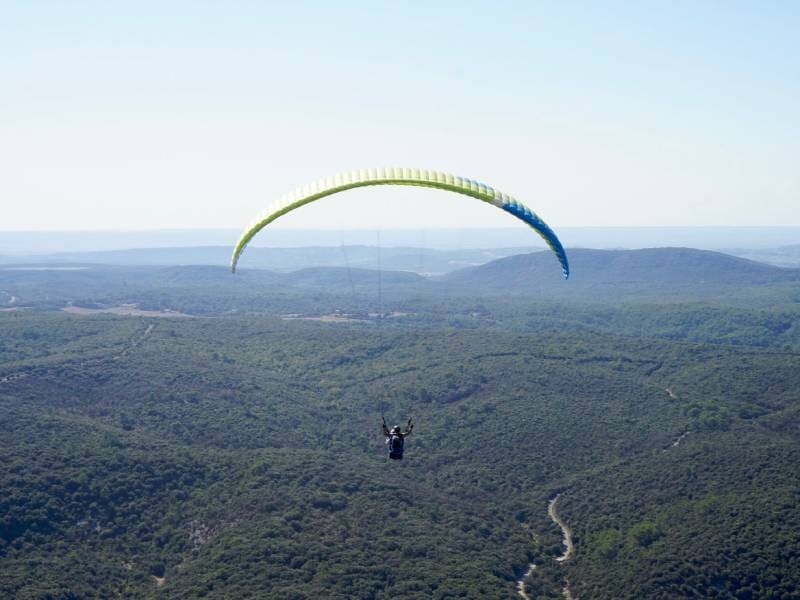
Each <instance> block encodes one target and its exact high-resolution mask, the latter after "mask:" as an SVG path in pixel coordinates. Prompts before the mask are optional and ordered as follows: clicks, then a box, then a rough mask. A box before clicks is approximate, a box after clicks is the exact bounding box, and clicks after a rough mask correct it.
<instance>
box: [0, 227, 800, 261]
mask: <svg viewBox="0 0 800 600" xmlns="http://www.w3.org/2000/svg"><path fill="white" fill-rule="evenodd" d="M240 233H241V232H240V231H239V230H234V229H160V230H159V229H151V230H94V231H69V230H61V231H0V255H6V256H15V255H16V256H24V255H37V254H56V253H79V252H103V251H121V250H133V249H144V248H181V247H184V248H186V247H207V246H231V247H232V245H233V244H234V243H235V241H236V239H237V238H238V236H239V234H240ZM559 234H560V237H561V239H562V241H563V242H564V244H565V246H567V247H586V248H598V249H610V248H621V249H635V248H646V247H656V246H686V247H693V248H700V249H708V250H727V249H767V248H781V247H786V246H793V245H797V244H800V227H798V226H783V227H780V226H776V227H699V226H698V227H564V228H562V229H560V230H559ZM251 245H252V246H253V247H262V248H302V247H315V246H316V247H320V246H323V247H324V246H330V247H339V246H343V245H344V246H378V245H380V246H382V247H387V248H388V247H413V248H430V249H441V250H455V249H459V250H460V249H468V248H475V249H480V248H486V249H488V248H531V249H536V248H544V247H545V246H544V243H543V242H542V240H541V239H540V238H539V237H538V236H537V235H535V233H534V232H532V231H531V230H530V229H529V228H527V227H513V228H449V229H444V228H428V229H422V228H421V229H411V228H395V229H380V230H378V229H366V228H363V229H286V228H284V229H275V230H272V231H269V232H268V235H267V234H266V233H263V234H262V235H260V236H257V237H256V238H255V239H254V241H253V243H252V244H251Z"/></svg>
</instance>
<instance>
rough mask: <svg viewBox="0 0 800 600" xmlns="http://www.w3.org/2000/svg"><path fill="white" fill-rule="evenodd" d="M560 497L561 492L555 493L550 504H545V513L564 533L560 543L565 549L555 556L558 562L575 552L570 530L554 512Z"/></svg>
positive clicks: (568, 557)
mask: <svg viewBox="0 0 800 600" xmlns="http://www.w3.org/2000/svg"><path fill="white" fill-rule="evenodd" d="M560 497H561V494H556V497H555V498H553V499H552V500H550V504H549V505H548V506H547V514H548V516H549V517H550V519H551V520H552V521H553V523H555V524H556V525H558V526H559V527H561V531H562V532H563V534H564V541H563V542H562V543H563V544H564V547H565V548H566V549H565V550H564V554H562V555H561V556H559V557H558V558H556V560H557V561H558V562H564V561H565V560H569V559H570V558H572V555H573V554H574V553H575V545H574V544H573V543H572V530H571V529H570V528H569V527H567V525H566V523H564V521H562V520H561V518H560V517H559V516H558V512H556V502H558V499H559V498H560Z"/></svg>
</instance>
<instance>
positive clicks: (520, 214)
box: [231, 168, 569, 278]
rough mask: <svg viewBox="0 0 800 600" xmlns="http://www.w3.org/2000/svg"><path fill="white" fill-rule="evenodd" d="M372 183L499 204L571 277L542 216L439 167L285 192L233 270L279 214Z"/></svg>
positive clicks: (353, 176) (350, 177) (340, 178)
mask: <svg viewBox="0 0 800 600" xmlns="http://www.w3.org/2000/svg"><path fill="white" fill-rule="evenodd" d="M369 185H414V186H419V187H427V188H435V189H439V190H447V191H450V192H455V193H457V194H462V195H464V196H471V197H472V198H477V199H478V200H482V201H484V202H487V203H489V204H492V205H494V206H496V207H497V208H500V209H502V210H504V211H506V212H508V213H511V214H512V215H514V216H515V217H517V218H518V219H520V220H521V221H524V222H525V223H527V224H528V225H530V226H531V227H532V228H533V229H534V230H535V231H536V232H537V233H538V234H539V235H540V236H541V237H542V239H544V241H545V242H546V243H547V245H548V246H549V247H550V249H551V250H552V251H553V252H554V253H555V255H556V257H557V258H558V262H559V263H560V264H561V270H562V271H563V273H564V278H567V277H569V261H568V260H567V254H566V252H564V246H562V245H561V242H560V241H559V239H558V237H557V236H556V234H555V233H554V232H553V230H552V229H550V227H549V226H548V225H547V223H545V222H544V221H543V220H542V219H540V218H539V216H538V215H537V214H536V213H535V212H533V211H532V210H531V209H529V208H528V207H527V206H525V205H524V204H522V202H520V201H519V200H516V199H515V198H513V197H512V196H509V195H508V194H505V193H503V192H501V191H499V190H496V189H494V188H493V187H491V186H488V185H485V184H483V183H479V182H477V181H474V180H472V179H467V178H466V177H458V176H456V175H449V174H447V173H439V172H437V171H427V170H425V169H401V168H389V169H364V170H360V171H350V172H348V173H341V174H339V175H336V176H334V177H326V178H324V179H320V180H319V181H317V182H315V183H312V184H309V185H304V186H303V187H300V188H297V189H296V190H294V191H293V192H291V193H289V194H286V195H285V196H283V197H282V198H280V199H279V200H277V201H276V202H275V203H274V204H272V205H271V206H270V207H269V208H268V209H267V210H266V211H264V212H263V213H262V214H261V215H260V216H259V217H258V218H257V219H256V220H255V221H254V222H253V223H252V224H251V225H250V226H249V227H248V228H247V229H245V231H244V233H242V235H241V237H240V238H239V241H238V242H236V247H235V248H234V250H233V257H232V258H231V270H232V271H233V272H236V265H237V263H238V262H239V257H240V256H241V255H242V252H243V251H244V249H245V248H246V247H247V244H249V243H250V240H252V239H253V237H254V236H255V235H256V234H257V233H258V232H259V231H261V230H262V229H263V228H264V227H266V226H267V225H269V224H270V223H272V222H273V221H274V220H275V219H277V218H278V217H280V216H282V215H285V214H286V213H288V212H290V211H293V210H294V209H296V208H300V207H301V206H303V205H304V204H308V203H309V202H314V201H315V200H319V199H320V198H324V197H325V196H331V195H333V194H337V193H339V192H344V191H345V190H349V189H353V188H358V187H366V186H369Z"/></svg>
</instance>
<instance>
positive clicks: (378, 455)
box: [0, 265, 800, 599]
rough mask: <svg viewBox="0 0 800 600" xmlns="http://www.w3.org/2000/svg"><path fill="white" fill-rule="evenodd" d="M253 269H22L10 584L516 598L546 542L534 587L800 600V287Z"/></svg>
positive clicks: (8, 370) (541, 592) (10, 592)
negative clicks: (588, 290) (569, 296)
mask: <svg viewBox="0 0 800 600" xmlns="http://www.w3.org/2000/svg"><path fill="white" fill-rule="evenodd" d="M550 266H551V267H552V265H550ZM759 273H760V272H759ZM242 275H243V276H242V277H237V278H234V281H233V282H232V283H231V284H230V285H228V286H224V285H222V284H221V283H219V282H218V281H217V280H218V277H219V274H218V272H217V270H216V269H214V268H206V267H191V268H167V269H161V270H157V271H153V270H152V269H134V268H128V269H119V270H113V269H110V268H109V269H105V270H100V269H88V270H82V271H3V272H2V275H1V277H2V285H0V290H2V291H3V292H4V294H5V295H3V296H2V297H0V301H3V302H5V308H6V309H11V310H5V311H3V312H0V332H2V336H0V414H2V419H0V429H2V433H1V434H0V596H2V597H13V598H83V597H97V598H109V597H151V598H159V597H164V598H193V597H210V598H228V597H235V598H247V597H263V598H298V599H299V598H318V597H324V598H375V599H378V598H419V599H422V598H450V597H466V598H515V597H518V596H517V586H518V582H519V580H520V579H522V578H523V574H524V573H525V572H526V571H527V570H528V568H529V565H530V564H531V563H534V564H535V565H536V568H535V569H533V570H532V571H531V572H530V574H529V576H528V577H525V578H524V581H523V582H522V584H521V585H522V586H523V590H525V591H526V593H528V594H529V597H531V598H560V597H562V591H563V589H564V587H565V586H567V587H568V588H569V590H570V592H571V593H572V594H573V595H574V596H575V597H577V598H601V599H602V598H676V597H720V598H792V597H797V590H798V589H800V575H799V574H800V565H798V562H797V561H798V557H799V556H800V538H799V537H798V536H797V531H798V530H800V502H798V500H800V472H799V471H798V467H797V465H798V464H799V463H798V459H799V458H800V456H798V448H800V446H799V445H798V434H800V396H799V394H800V392H798V390H800V368H798V365H800V327H798V323H799V322H800V319H799V318H798V311H797V307H796V304H793V303H792V302H791V301H787V299H788V298H790V297H791V294H794V293H797V288H796V287H793V284H791V282H788V283H787V282H785V281H776V282H772V283H768V282H764V281H761V282H760V283H753V287H752V288H751V290H750V292H748V294H747V295H742V296H740V299H743V298H747V299H748V301H747V302H742V303H741V305H739V306H737V307H732V306H730V305H728V304H727V303H726V302H722V301H720V302H712V301H711V300H707V301H704V302H702V303H698V302H696V301H695V300H693V299H692V298H694V296H693V293H694V292H693V291H692V290H689V291H688V292H687V296H688V297H689V301H686V300H684V301H681V300H680V299H679V298H678V299H673V300H672V301H670V302H667V303H664V302H657V303H651V302H650V301H649V300H647V297H648V296H649V292H648V291H647V285H646V284H645V283H641V284H640V287H639V288H637V289H639V290H640V291H641V292H642V293H641V295H640V296H635V297H633V298H631V302H629V303H626V304H623V305H615V304H614V303H605V302H588V301H584V302H571V301H570V302H561V303H558V302H548V301H542V300H541V299H538V300H532V299H531V298H525V297H517V298H514V297H494V298H491V299H487V298H481V297H478V295H477V294H476V295H473V296H469V295H467V294H466V293H465V292H464V289H463V288H462V289H461V290H459V289H457V288H456V287H454V286H452V285H450V286H449V284H447V283H446V282H433V281H430V280H426V279H424V278H419V277H418V276H416V275H413V274H407V273H403V274H399V275H397V276H395V275H391V274H386V273H377V274H376V273H374V272H369V271H366V272H363V273H355V272H354V270H344V271H338V272H337V271H331V270H322V271H319V270H317V271H313V272H308V273H299V274H294V275H291V276H290V277H287V276H284V275H279V274H274V273H269V272H259V271H251V272H249V273H248V272H245V273H243V274H242ZM354 275H355V276H354ZM348 276H349V277H353V286H352V287H349V283H348V284H347V285H346V286H344V287H343V288H342V289H340V290H339V291H337V286H338V285H339V283H340V282H342V281H347V278H348ZM760 276H761V275H760V274H759V277H760ZM291 278H294V280H293V281H294V282H293V283H292V284H291V285H285V282H286V281H288V280H289V279H291ZM220 281H221V280H220ZM228 281H230V279H228ZM393 281H396V283H397V286H396V287H392V286H393V283H392V282H393ZM560 283H563V282H560ZM378 284H380V285H382V286H383V287H382V288H381V290H380V293H381V295H380V296H378V294H377V293H376V290H375V289H374V287H375V286H376V285H378ZM384 284H385V285H384ZM417 284H419V286H421V287H419V288H416V289H415V288H414V286H416V285H417ZM570 284H571V282H568V283H566V284H564V285H566V286H569V285H570ZM726 285H727V284H726ZM448 286H449V287H448ZM744 287H746V286H745V284H743V283H742V284H741V286H740V288H739V289H743V288H744ZM402 288H405V289H402ZM432 289H437V290H438V291H436V292H431V291H430V290H432ZM567 289H569V288H567ZM732 289H733V288H732ZM331 290H332V291H331ZM342 290H343V291H342ZM348 290H349V291H348ZM420 290H422V291H420ZM637 298H639V299H638V300H637ZM776 299H780V300H779V301H778V300H776ZM724 300H727V298H726V299H724ZM134 305H137V306H134ZM63 308H66V309H68V310H69V311H71V312H70V313H67V312H64V311H63V310H60V309H63ZM56 309H57V310H56ZM107 311H114V312H118V313H123V314H112V313H110V312H107ZM148 311H150V312H148ZM175 311H180V312H175ZM231 311H236V312H234V313H231ZM237 313H246V314H237ZM186 315H189V316H186ZM382 411H385V413H386V416H387V418H388V419H389V420H390V424H394V422H400V423H402V422H405V420H406V419H407V418H408V417H409V416H411V415H413V416H414V417H415V419H416V421H417V426H416V428H415V430H414V434H413V435H412V436H411V437H410V438H409V440H408V442H407V449H406V456H405V458H404V460H403V461H402V462H390V461H388V460H387V458H386V456H385V452H386V451H385V447H384V444H383V438H382V435H381V433H380V419H381V412H382ZM556 494H560V496H559V500H558V511H559V514H560V516H561V518H562V519H563V520H564V522H565V523H566V524H567V525H568V526H569V528H570V529H571V530H572V532H573V541H574V543H575V554H574V556H572V557H571V558H570V559H569V560H567V561H563V562H557V561H556V560H555V557H557V556H558V555H560V554H561V552H562V535H561V530H560V529H559V527H558V526H556V525H555V524H554V523H553V521H552V520H551V519H550V518H549V517H548V512H547V507H548V502H549V501H550V500H551V499H552V498H554V497H555V496H556Z"/></svg>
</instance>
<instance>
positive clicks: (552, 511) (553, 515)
mask: <svg viewBox="0 0 800 600" xmlns="http://www.w3.org/2000/svg"><path fill="white" fill-rule="evenodd" d="M560 497H561V494H556V495H555V497H554V498H553V499H552V500H550V503H549V504H548V505H547V516H549V517H550V520H551V521H553V523H555V524H556V525H558V526H559V527H560V528H561V531H562V533H563V534H564V541H563V544H564V546H565V548H566V549H565V550H564V554H562V555H561V556H559V557H557V558H556V559H555V560H556V561H557V562H560V563H563V562H564V561H565V560H569V559H570V558H572V555H573V554H575V544H574V543H573V542H572V530H571V529H570V528H569V527H567V524H566V523H564V521H562V520H561V517H559V516H558V512H556V502H557V501H558V499H559V498H560ZM535 570H536V563H530V564H529V565H528V570H527V571H525V573H524V574H523V575H522V577H520V578H519V579H518V580H517V594H518V595H519V597H520V598H523V599H524V600H533V598H531V597H530V596H529V595H528V592H526V591H525V580H526V579H528V578H529V577H530V576H531V575H533V572H534V571H535ZM562 592H563V594H564V597H565V598H567V600H575V597H574V596H573V595H572V592H570V589H569V581H565V582H564V589H563V590H562Z"/></svg>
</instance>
